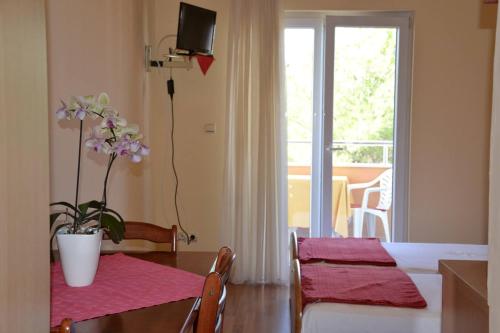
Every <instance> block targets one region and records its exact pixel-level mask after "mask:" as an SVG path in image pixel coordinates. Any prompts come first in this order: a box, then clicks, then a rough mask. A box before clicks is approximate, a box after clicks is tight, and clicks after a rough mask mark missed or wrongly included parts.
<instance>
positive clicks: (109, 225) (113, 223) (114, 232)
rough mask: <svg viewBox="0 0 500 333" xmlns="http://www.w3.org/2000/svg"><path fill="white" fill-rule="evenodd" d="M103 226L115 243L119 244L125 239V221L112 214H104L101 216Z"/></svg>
mask: <svg viewBox="0 0 500 333" xmlns="http://www.w3.org/2000/svg"><path fill="white" fill-rule="evenodd" d="M101 226H102V227H103V228H104V229H105V231H106V233H107V234H108V236H109V238H111V240H112V241H113V243H115V244H118V243H120V241H121V240H122V239H123V236H124V227H123V223H122V222H120V221H119V220H118V219H117V218H116V217H114V216H113V215H110V214H106V213H104V214H102V216H101Z"/></svg>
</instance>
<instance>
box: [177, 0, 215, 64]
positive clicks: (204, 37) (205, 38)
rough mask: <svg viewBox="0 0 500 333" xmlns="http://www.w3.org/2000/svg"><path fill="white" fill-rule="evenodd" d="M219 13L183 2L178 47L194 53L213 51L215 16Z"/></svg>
mask: <svg viewBox="0 0 500 333" xmlns="http://www.w3.org/2000/svg"><path fill="white" fill-rule="evenodd" d="M216 15H217V13H216V12H214V11H212V10H208V9H205V8H201V7H197V6H193V5H190V4H187V3H185V2H181V4H180V9H179V26H178V28H177V46H176V47H177V49H178V50H181V51H188V52H189V53H190V54H192V53H201V54H209V55H211V54H212V53H213V42H214V35H215V17H216Z"/></svg>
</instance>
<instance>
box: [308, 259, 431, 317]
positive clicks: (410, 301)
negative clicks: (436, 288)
mask: <svg viewBox="0 0 500 333" xmlns="http://www.w3.org/2000/svg"><path fill="white" fill-rule="evenodd" d="M301 277H302V304H303V306H306V304H309V303H316V302H333V303H349V304H367V305H387V306H397V307H406V308H425V307H426V306H427V303H426V302H425V300H424V298H423V297H422V295H420V292H419V291H418V289H417V286H415V284H414V283H413V281H412V280H411V279H410V277H409V276H408V274H406V273H405V272H403V271H402V270H400V269H399V268H395V267H341V266H338V267H332V266H325V265H301Z"/></svg>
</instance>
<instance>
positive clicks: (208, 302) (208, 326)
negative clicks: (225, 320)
mask: <svg viewBox="0 0 500 333" xmlns="http://www.w3.org/2000/svg"><path fill="white" fill-rule="evenodd" d="M225 302H226V292H225V286H224V284H223V282H222V278H221V276H220V274H219V273H217V272H212V273H210V274H208V276H207V277H206V279H205V284H204V286H203V293H202V295H201V302H200V309H199V311H198V318H197V320H196V328H195V330H194V331H195V333H214V332H217V331H220V330H221V329H222V319H221V316H222V309H223V308H224V305H225Z"/></svg>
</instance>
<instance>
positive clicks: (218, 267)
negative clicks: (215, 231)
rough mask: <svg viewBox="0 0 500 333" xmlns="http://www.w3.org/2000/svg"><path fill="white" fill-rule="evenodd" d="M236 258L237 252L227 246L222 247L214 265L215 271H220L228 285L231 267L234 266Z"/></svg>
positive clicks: (224, 282) (223, 280) (223, 281)
mask: <svg viewBox="0 0 500 333" xmlns="http://www.w3.org/2000/svg"><path fill="white" fill-rule="evenodd" d="M235 259H236V254H235V253H234V252H233V250H231V248H229V247H227V246H223V247H221V248H220V250H219V253H218V254H217V259H216V261H215V265H214V271H215V272H217V273H219V274H220V276H221V278H222V283H223V284H224V285H226V283H227V281H228V280H229V276H230V274H231V268H232V267H233V263H234V260H235Z"/></svg>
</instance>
